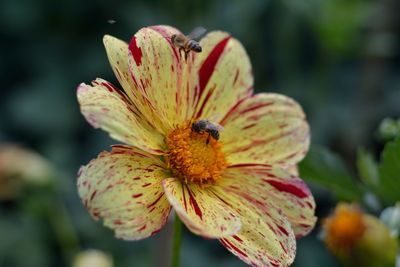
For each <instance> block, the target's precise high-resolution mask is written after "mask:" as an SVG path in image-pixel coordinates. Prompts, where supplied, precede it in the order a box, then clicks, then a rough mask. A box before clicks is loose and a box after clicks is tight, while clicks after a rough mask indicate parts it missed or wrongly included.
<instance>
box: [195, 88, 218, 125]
mask: <svg viewBox="0 0 400 267" xmlns="http://www.w3.org/2000/svg"><path fill="white" fill-rule="evenodd" d="M215 87H216V86H214V87H213V88H211V89H210V91H208V92H207V95H206V97H205V99H204V101H203V103H202V104H201V107H200V109H199V111H198V112H197V115H196V118H200V117H201V114H202V113H203V110H204V107H205V105H206V103H207V102H208V100H209V99H210V97H211V95H212V93H213V92H214V89H215Z"/></svg>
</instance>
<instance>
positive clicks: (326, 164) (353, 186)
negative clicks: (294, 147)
mask: <svg viewBox="0 0 400 267" xmlns="http://www.w3.org/2000/svg"><path fill="white" fill-rule="evenodd" d="M299 167H300V176H301V177H302V178H303V179H304V180H305V181H307V182H311V183H312V182H314V183H317V184H320V185H323V186H325V187H327V188H329V189H330V190H331V191H332V192H333V193H335V194H336V195H337V197H338V198H339V199H343V200H348V201H360V200H361V198H362V191H361V189H360V186H359V185H358V184H357V183H356V180H355V179H354V178H353V177H352V175H351V174H350V172H349V170H348V169H347V168H346V166H345V165H344V163H343V161H342V160H341V159H340V157H338V156H337V155H335V154H334V153H332V152H330V151H329V150H327V149H324V148H321V147H319V148H317V147H312V148H311V149H310V151H309V153H308V154H307V157H306V158H305V159H304V160H303V161H302V162H301V163H300V165H299Z"/></svg>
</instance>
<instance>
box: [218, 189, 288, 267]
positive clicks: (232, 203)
mask: <svg viewBox="0 0 400 267" xmlns="http://www.w3.org/2000/svg"><path fill="white" fill-rule="evenodd" d="M213 190H214V191H215V193H216V194H217V195H218V196H219V197H220V199H221V200H223V201H224V202H225V203H226V204H227V205H229V209H231V210H234V211H236V212H237V213H238V214H239V215H240V219H241V221H242V228H241V230H240V231H239V232H238V233H237V234H235V235H232V236H230V237H225V238H221V239H220V241H221V243H222V244H223V245H224V246H225V247H226V248H227V249H228V250H229V251H231V252H232V253H233V254H234V255H236V256H237V257H239V258H240V259H241V260H243V261H244V262H246V263H247V264H250V265H253V266H289V265H290V264H291V263H292V262H293V260H294V257H295V254H296V240H295V236H294V234H293V231H292V229H291V226H290V223H289V222H288V221H287V219H286V217H285V216H284V215H283V214H281V213H280V212H279V211H278V210H277V209H276V207H275V206H273V205H268V204H264V205H266V206H268V208H265V209H261V208H260V205H258V204H255V203H254V202H253V196H251V195H247V194H246V193H245V192H243V193H242V194H240V196H239V195H236V194H234V193H231V192H229V191H226V190H225V188H223V187H219V186H218V185H216V186H215V187H214V188H213Z"/></svg>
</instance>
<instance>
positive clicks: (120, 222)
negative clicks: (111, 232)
mask: <svg viewBox="0 0 400 267" xmlns="http://www.w3.org/2000/svg"><path fill="white" fill-rule="evenodd" d="M114 224H115V225H122V224H124V223H123V222H122V221H121V220H120V219H117V220H115V221H114Z"/></svg>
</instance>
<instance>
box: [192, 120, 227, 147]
mask: <svg viewBox="0 0 400 267" xmlns="http://www.w3.org/2000/svg"><path fill="white" fill-rule="evenodd" d="M221 130H222V126H220V125H218V124H214V123H212V122H210V121H209V120H198V121H195V122H193V123H192V131H193V132H196V133H200V132H202V131H205V132H207V133H208V138H207V141H206V144H208V143H209V142H210V136H211V137H212V138H214V139H215V140H217V141H218V139H219V132H220V131H221Z"/></svg>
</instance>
